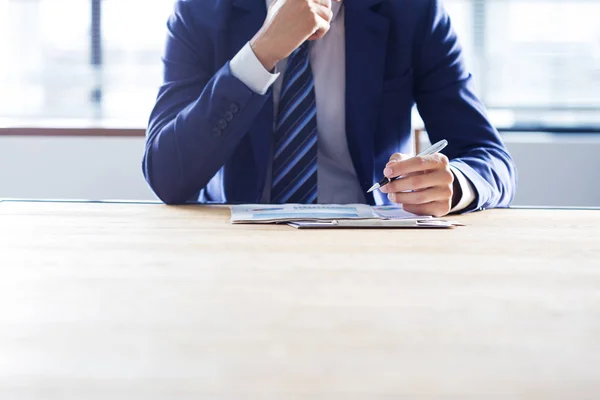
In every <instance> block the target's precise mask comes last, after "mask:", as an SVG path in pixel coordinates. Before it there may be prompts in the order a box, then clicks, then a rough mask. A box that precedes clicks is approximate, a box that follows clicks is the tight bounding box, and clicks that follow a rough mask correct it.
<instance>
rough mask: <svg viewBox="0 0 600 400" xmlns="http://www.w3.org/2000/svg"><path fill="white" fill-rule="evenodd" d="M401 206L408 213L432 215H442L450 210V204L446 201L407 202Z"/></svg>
mask: <svg viewBox="0 0 600 400" xmlns="http://www.w3.org/2000/svg"><path fill="white" fill-rule="evenodd" d="M402 208H403V209H404V210H405V211H408V212H409V213H413V214H417V215H433V216H434V217H438V218H439V217H443V216H445V215H447V214H448V213H449V212H450V205H449V204H448V202H447V201H434V202H432V203H427V204H407V205H403V206H402Z"/></svg>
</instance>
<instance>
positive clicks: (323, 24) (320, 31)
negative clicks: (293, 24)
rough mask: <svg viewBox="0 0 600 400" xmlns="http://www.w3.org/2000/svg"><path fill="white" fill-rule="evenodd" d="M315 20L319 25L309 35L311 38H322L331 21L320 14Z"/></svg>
mask: <svg viewBox="0 0 600 400" xmlns="http://www.w3.org/2000/svg"><path fill="white" fill-rule="evenodd" d="M315 22H316V25H317V29H316V30H315V32H314V33H313V34H312V35H311V36H310V37H309V39H310V40H316V39H321V38H322V37H323V36H325V34H326V33H327V32H328V31H329V27H330V25H329V22H327V21H326V20H325V19H323V17H321V16H320V15H315Z"/></svg>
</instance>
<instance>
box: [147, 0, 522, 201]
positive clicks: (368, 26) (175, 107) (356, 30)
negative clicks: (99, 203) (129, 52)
mask: <svg viewBox="0 0 600 400" xmlns="http://www.w3.org/2000/svg"><path fill="white" fill-rule="evenodd" d="M344 4H345V15H346V20H345V25H346V76H347V78H346V80H347V81H346V111H347V112H346V130H347V139H348V146H349V150H350V153H351V156H352V161H353V163H354V166H355V169H356V172H357V175H358V178H359V180H360V184H361V186H362V187H363V188H364V190H365V192H366V190H367V189H368V188H369V187H370V186H371V185H372V184H373V183H374V182H376V181H377V180H379V179H380V178H381V176H382V171H383V169H384V166H385V164H386V163H387V161H388V159H389V157H390V155H391V154H393V153H395V152H408V150H409V149H410V138H411V108H412V107H413V105H414V104H415V102H416V104H417V107H418V109H419V112H420V114H421V116H422V117H423V120H424V121H425V124H426V129H427V131H428V134H429V136H430V137H431V139H432V141H437V140H440V139H442V138H445V139H448V141H449V142H450V145H449V146H448V147H447V148H446V150H445V154H446V155H447V156H448V157H449V158H450V159H451V160H453V162H454V165H456V166H457V167H458V168H459V169H461V171H462V172H463V173H464V174H465V175H466V176H467V178H468V179H469V180H470V181H471V182H472V183H473V185H474V187H475V189H476V191H477V200H476V201H475V202H474V204H472V205H471V206H470V207H469V208H468V209H466V210H465V211H473V210H478V209H483V208H492V207H502V206H507V205H509V202H510V201H511V200H512V198H513V195H514V191H515V187H516V171H515V167H514V165H513V162H512V160H511V157H510V155H509V154H508V152H507V150H506V148H505V147H504V145H503V143H502V141H501V139H500V137H499V135H498V132H497V131H496V130H495V129H494V128H493V127H492V125H491V124H490V122H489V121H488V120H487V118H486V116H485V114H484V107H483V106H482V104H481V102H480V101H479V100H478V98H477V97H476V95H475V94H474V91H473V86H472V78H471V75H470V74H469V72H468V71H467V70H466V69H465V64H464V61H463V56H462V54H461V48H460V45H459V43H458V41H457V37H456V34H455V33H454V31H453V30H452V27H451V24H450V20H449V17H448V15H447V14H446V12H445V10H444V8H443V7H442V5H441V0H344ZM265 17H266V6H265V1H264V0H180V1H178V2H177V4H176V6H175V12H174V13H173V15H172V17H171V18H170V20H169V22H168V39H167V44H166V49H165V53H164V57H163V62H164V82H163V85H162V87H161V89H160V91H159V95H158V98H157V101H156V106H155V107H154V109H153V111H152V115H151V118H150V122H149V126H148V131H147V143H146V149H145V154H144V160H143V171H144V175H145V177H146V179H147V181H148V183H149V184H150V186H151V187H152V189H153V190H154V192H155V193H156V194H157V195H158V197H159V198H160V199H161V200H163V201H164V202H166V203H168V204H180V203H185V202H189V201H199V202H216V203H255V202H258V201H259V200H260V197H261V194H262V191H263V187H264V184H265V175H266V173H267V162H268V159H267V158H268V156H269V154H270V151H269V150H270V139H271V137H272V126H273V99H272V93H271V91H269V92H268V93H267V94H265V95H259V94H256V93H254V92H253V91H252V90H250V89H249V88H248V87H246V86H245V85H244V84H243V83H242V82H241V81H240V80H238V79H237V78H236V77H234V76H233V75H232V73H231V70H230V67H229V60H230V59H231V58H232V57H233V56H234V55H235V54H236V53H237V52H238V51H239V50H240V49H241V48H242V47H243V46H244V44H245V43H246V42H247V41H248V40H250V39H251V38H252V37H253V36H254V34H255V33H256V32H257V31H258V30H259V28H260V27H261V25H262V23H263V21H264V19H265ZM367 199H368V201H369V203H371V204H385V203H387V202H388V200H387V197H385V196H383V195H382V194H381V193H378V191H376V193H374V195H372V196H368V197H367Z"/></svg>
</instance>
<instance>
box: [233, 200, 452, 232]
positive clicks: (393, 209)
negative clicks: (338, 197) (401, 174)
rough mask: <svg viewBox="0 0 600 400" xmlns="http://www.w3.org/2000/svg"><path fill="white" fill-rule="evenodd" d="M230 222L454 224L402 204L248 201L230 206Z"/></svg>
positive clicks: (323, 225) (305, 225)
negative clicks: (246, 203)
mask: <svg viewBox="0 0 600 400" xmlns="http://www.w3.org/2000/svg"><path fill="white" fill-rule="evenodd" d="M231 223H233V224H270V223H285V224H288V225H290V226H292V227H294V228H298V229H307V228H451V227H454V226H455V225H457V224H456V223H454V222H451V221H444V220H440V219H436V218H432V217H430V216H426V217H423V216H418V215H415V214H412V213H409V212H407V211H405V210H404V209H403V208H402V207H401V206H374V207H371V206H368V205H366V204H350V205H338V204H318V205H316V204H315V205H303V204H283V205H265V204H249V205H236V206H232V207H231Z"/></svg>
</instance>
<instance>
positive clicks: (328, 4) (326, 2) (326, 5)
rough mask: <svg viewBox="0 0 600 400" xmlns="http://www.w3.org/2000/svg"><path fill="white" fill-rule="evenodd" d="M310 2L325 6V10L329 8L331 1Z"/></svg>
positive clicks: (315, 0)
mask: <svg viewBox="0 0 600 400" xmlns="http://www.w3.org/2000/svg"><path fill="white" fill-rule="evenodd" d="M312 1H313V3H315V4H319V5H321V6H325V7H327V8H331V4H332V0H312ZM336 2H339V0H336Z"/></svg>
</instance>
